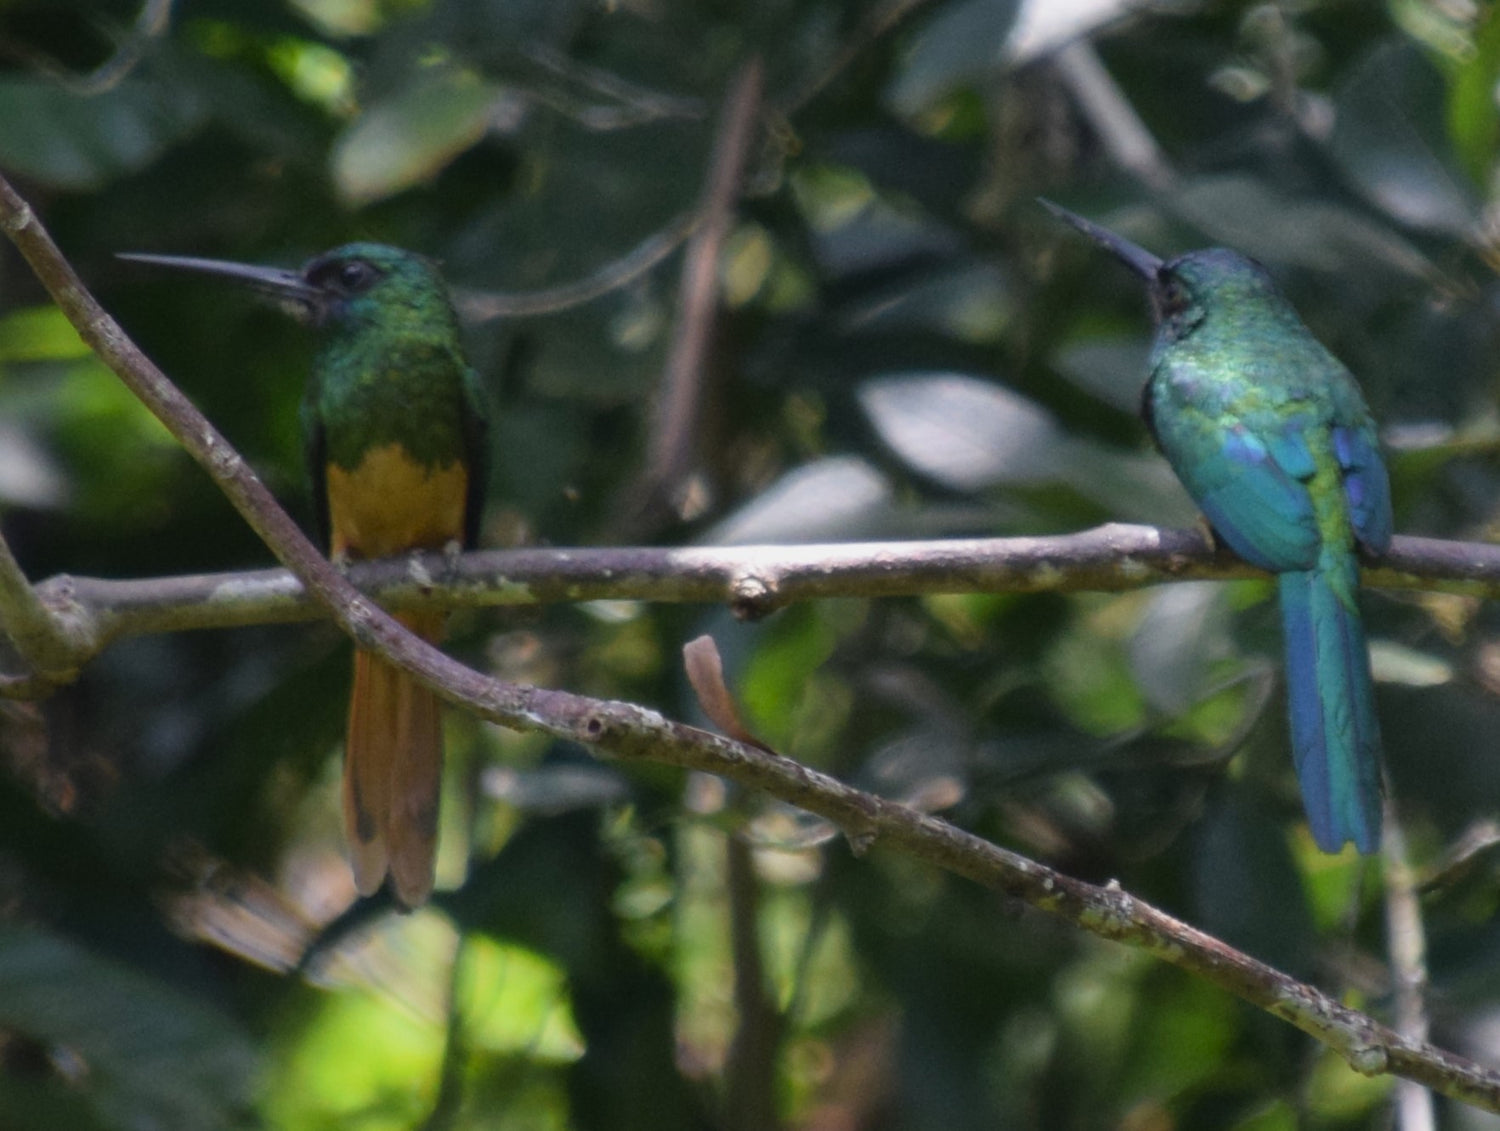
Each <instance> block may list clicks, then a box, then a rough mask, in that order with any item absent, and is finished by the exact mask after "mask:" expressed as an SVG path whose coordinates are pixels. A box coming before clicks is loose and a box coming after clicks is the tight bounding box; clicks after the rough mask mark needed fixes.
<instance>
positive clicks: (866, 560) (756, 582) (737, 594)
mask: <svg viewBox="0 0 1500 1131" xmlns="http://www.w3.org/2000/svg"><path fill="white" fill-rule="evenodd" d="M347 576H348V580H349V581H351V582H352V583H353V584H354V585H356V586H357V587H358V588H359V589H361V590H362V591H363V592H364V593H365V594H366V595H367V596H369V597H371V598H373V599H375V600H376V601H378V602H379V603H380V604H381V605H382V606H384V607H388V608H393V609H400V610H417V609H452V608H481V607H486V606H495V605H545V604H556V603H561V602H571V601H600V600H636V601H656V602H677V603H702V604H721V605H722V604H728V605H729V606H731V607H732V608H733V609H734V610H735V611H736V613H738V614H739V615H741V616H742V617H746V618H755V617H760V616H764V615H766V614H767V613H770V612H773V611H774V610H776V609H778V608H781V607H783V606H785V605H790V604H794V603H796V602H798V601H806V600H813V599H816V598H822V597H911V596H920V595H925V594H934V593H1057V592H1078V591H1084V590H1092V591H1123V590H1127V589H1139V588H1144V587H1146V586H1148V585H1159V584H1162V583H1163V582H1170V581H1193V580H1206V579H1209V580H1228V579H1241V578H1248V577H1264V576H1267V575H1266V574H1264V573H1262V572H1261V571H1260V570H1257V569H1255V568H1254V567H1252V566H1249V565H1246V564H1245V563H1244V562H1242V561H1240V560H1239V559H1238V558H1235V557H1233V556H1232V555H1231V554H1229V553H1228V552H1226V551H1223V550H1216V549H1215V548H1214V547H1213V546H1211V545H1210V544H1209V543H1208V541H1207V539H1205V538H1204V536H1203V534H1202V533H1201V532H1199V531H1195V530H1173V529H1160V528H1157V527H1152V526H1129V525H1125V524H1121V523H1111V524H1109V525H1107V526H1099V527H1095V528H1094V529H1092V530H1085V531H1081V532H1079V533H1077V534H1059V535H1052V536H1048V537H1039V538H974V539H952V540H944V541H932V542H846V543H835V544H827V545H803V546H680V547H631V546H621V547H598V548H583V549H576V548H574V549H554V548H548V549H524V550H479V551H475V552H472V553H468V554H464V555H462V556H461V557H457V558H449V557H447V556H445V555H442V554H435V553H434V554H417V555H412V556H410V557H407V558H392V559H388V560H385V561H377V562H357V563H353V564H351V565H350V567H349V569H348V572H347ZM3 580H4V575H3V565H0V584H3ZM1363 580H1364V584H1365V585H1366V586H1370V587H1373V588H1377V589H1413V590H1424V591H1430V592H1443V593H1457V594H1462V595H1466V596H1471V597H1489V598H1500V546H1496V545H1491V544H1489V543H1482V542H1448V541H1441V540H1439V539H1435V538H1413V537H1405V536H1402V537H1397V538H1396V540H1395V542H1394V543H1393V544H1392V546H1391V549H1390V552H1389V553H1388V554H1387V555H1386V556H1385V557H1383V558H1381V559H1380V560H1379V561H1378V562H1372V563H1370V564H1369V565H1367V566H1366V567H1365V570H1364V579H1363ZM35 592H36V596H37V598H38V599H39V600H40V602H41V604H42V606H43V607H44V609H45V610H46V611H47V612H48V614H49V615H50V617H51V618H52V620H53V623H54V628H55V630H56V632H57V633H58V639H59V640H60V641H65V642H66V649H65V651H64V652H63V653H59V654H58V658H57V659H54V660H53V661H51V662H50V667H49V669H48V670H53V671H56V672H59V673H65V672H69V671H76V670H77V669H78V668H79V667H81V666H82V665H83V664H84V663H85V662H87V661H88V660H89V659H90V658H91V657H93V656H94V655H95V654H97V653H98V651H99V650H100V649H102V648H103V647H104V646H105V645H107V644H108V643H110V642H111V641H113V640H117V639H120V638H121V637H125V636H138V635H144V634H148V633H156V632H179V631H184V630H187V629H203V628H243V627H246V626H249V625H258V624H281V623H288V622H292V621H306V620H313V619H315V618H317V617H319V616H322V615H324V614H323V612H322V611H321V607H320V605H319V603H318V601H317V599H316V598H315V597H313V596H312V595H310V594H309V593H308V591H307V590H306V589H305V588H304V587H303V586H302V584H301V583H300V582H299V581H298V580H297V578H296V576H295V575H294V574H292V573H289V572H287V571H286V570H279V569H266V570H247V571H244V572H239V573H212V574H189V575H184V576H180V577H160V578H150V579H144V580H139V581H115V580H108V579H104V578H93V577H72V576H69V575H66V574H62V575H58V576H56V577H52V578H49V579H47V580H46V581H44V582H42V583H41V584H39V585H38V586H37V587H36V590H35ZM5 599H6V598H4V597H3V596H0V624H6V625H8V624H9V623H10V620H9V617H10V615H11V614H10V612H9V609H8V607H7V606H6V605H5V604H3V601H4V600H5ZM28 600H29V599H28ZM4 693H5V692H4V690H3V687H0V694H4Z"/></svg>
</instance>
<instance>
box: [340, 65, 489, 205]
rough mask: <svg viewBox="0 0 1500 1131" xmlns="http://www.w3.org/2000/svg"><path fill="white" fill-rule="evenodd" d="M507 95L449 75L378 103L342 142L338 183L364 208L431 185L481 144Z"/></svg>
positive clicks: (424, 79) (456, 73)
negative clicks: (426, 183)
mask: <svg viewBox="0 0 1500 1131" xmlns="http://www.w3.org/2000/svg"><path fill="white" fill-rule="evenodd" d="M500 97H501V91H500V89H499V88H498V87H496V86H495V85H494V84H492V83H489V82H486V81H485V80H484V79H482V78H480V76H479V75H477V74H475V73H473V72H471V71H464V70H457V69H448V68H444V69H441V70H438V71H435V72H432V73H429V74H424V75H422V76H420V77H419V78H417V79H416V81H415V82H414V83H413V84H412V85H411V86H409V87H407V88H405V89H404V90H401V91H399V92H397V93H396V94H393V95H391V96H389V97H387V98H386V99H384V100H383V101H381V102H377V103H376V104H375V105H373V106H371V107H370V108H369V109H367V110H366V111H365V113H364V114H362V115H361V116H360V118H359V119H358V120H357V121H356V122H355V123H354V124H353V125H352V126H351V127H350V128H349V129H348V130H347V131H346V132H345V133H344V135H343V136H342V137H341V138H339V141H338V143H337V144H336V145H335V147H334V150H333V157H332V160H333V176H334V181H335V183H336V184H337V185H338V188H339V192H341V193H342V194H343V195H344V196H345V197H346V198H347V199H349V200H350V201H352V202H354V203H356V204H368V203H369V202H371V201H373V200H379V199H380V198H381V197H385V196H390V195H391V194H392V193H397V192H400V191H401V190H402V189H408V188H411V187H412V186H413V185H417V184H421V183H422V182H423V181H426V180H429V179H431V178H432V177H433V176H435V175H436V174H437V172H438V171H439V170H440V169H442V168H443V166H445V165H447V164H448V162H450V161H452V160H453V158H455V157H456V156H458V155H459V154H460V153H462V152H463V151H464V150H466V149H468V148H469V147H470V146H472V145H473V144H474V143H475V142H477V141H478V140H479V139H480V138H481V137H483V136H484V132H485V130H486V128H487V127H488V125H489V123H490V118H491V114H492V112H493V109H494V106H495V103H496V100H497V99H498V98H500Z"/></svg>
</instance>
